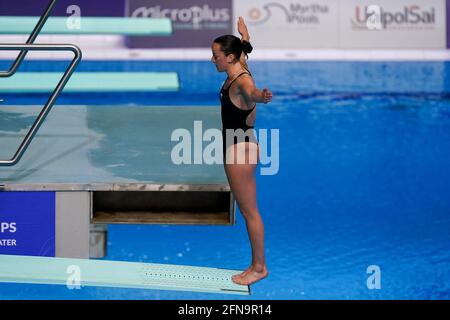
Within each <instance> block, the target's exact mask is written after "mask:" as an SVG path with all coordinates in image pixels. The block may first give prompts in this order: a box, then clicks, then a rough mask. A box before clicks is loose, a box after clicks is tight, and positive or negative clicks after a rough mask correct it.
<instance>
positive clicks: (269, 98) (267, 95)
mask: <svg viewBox="0 0 450 320" xmlns="http://www.w3.org/2000/svg"><path fill="white" fill-rule="evenodd" d="M262 94H263V102H264V103H269V102H270V101H272V97H273V95H272V92H270V91H269V89H267V88H264V89H263V91H262Z"/></svg>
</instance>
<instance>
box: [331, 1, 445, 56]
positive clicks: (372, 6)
mask: <svg viewBox="0 0 450 320" xmlns="http://www.w3.org/2000/svg"><path fill="white" fill-rule="evenodd" d="M339 20H340V22H339V29H340V47H341V48H446V4H445V0H395V1H392V0H342V1H340V19H339Z"/></svg>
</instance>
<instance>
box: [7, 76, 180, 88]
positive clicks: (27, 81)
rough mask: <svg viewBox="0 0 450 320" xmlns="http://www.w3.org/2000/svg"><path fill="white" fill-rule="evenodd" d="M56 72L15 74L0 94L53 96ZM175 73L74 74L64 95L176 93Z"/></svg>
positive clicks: (58, 78)
mask: <svg viewBox="0 0 450 320" xmlns="http://www.w3.org/2000/svg"><path fill="white" fill-rule="evenodd" d="M61 77H62V73H59V72H18V73H16V74H15V75H14V76H13V77H11V78H4V79H0V93H42V92H52V91H53V90H54V88H55V86H56V84H57V83H58V82H59V80H60V79H61ZM179 87H180V85H179V79H178V75H177V73H175V72H76V73H74V74H73V75H72V77H71V78H70V80H69V82H68V83H67V84H66V86H65V87H64V91H63V92H117V91H119V92H123V91H133V92H135V91H138V92H143V91H144V92H145V91H178V90H179Z"/></svg>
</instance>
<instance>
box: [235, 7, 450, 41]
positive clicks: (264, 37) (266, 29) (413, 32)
mask: <svg viewBox="0 0 450 320" xmlns="http://www.w3.org/2000/svg"><path fill="white" fill-rule="evenodd" d="M233 12H234V14H233V15H234V20H235V21H236V20H237V18H238V17H239V16H243V17H244V19H245V20H246V22H247V25H248V27H249V30H250V36H251V41H252V43H253V44H254V45H255V46H256V47H259V48H293V49H296V48H424V49H426V48H446V1H445V0H316V1H314V0H313V1H305V0H291V1H289V0H277V1H271V0H245V1H244V0H234V3H233ZM233 27H234V33H235V34H237V30H236V23H233Z"/></svg>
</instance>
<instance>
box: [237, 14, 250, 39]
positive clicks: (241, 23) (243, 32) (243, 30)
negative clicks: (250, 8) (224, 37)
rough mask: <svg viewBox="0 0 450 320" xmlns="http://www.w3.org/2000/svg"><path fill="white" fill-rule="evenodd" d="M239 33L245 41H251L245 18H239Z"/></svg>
mask: <svg viewBox="0 0 450 320" xmlns="http://www.w3.org/2000/svg"><path fill="white" fill-rule="evenodd" d="M237 28H238V32H239V34H240V35H241V39H242V40H245V41H250V34H249V33H248V29H247V26H246V25H245V22H244V18H242V17H239V19H238V22H237Z"/></svg>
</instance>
